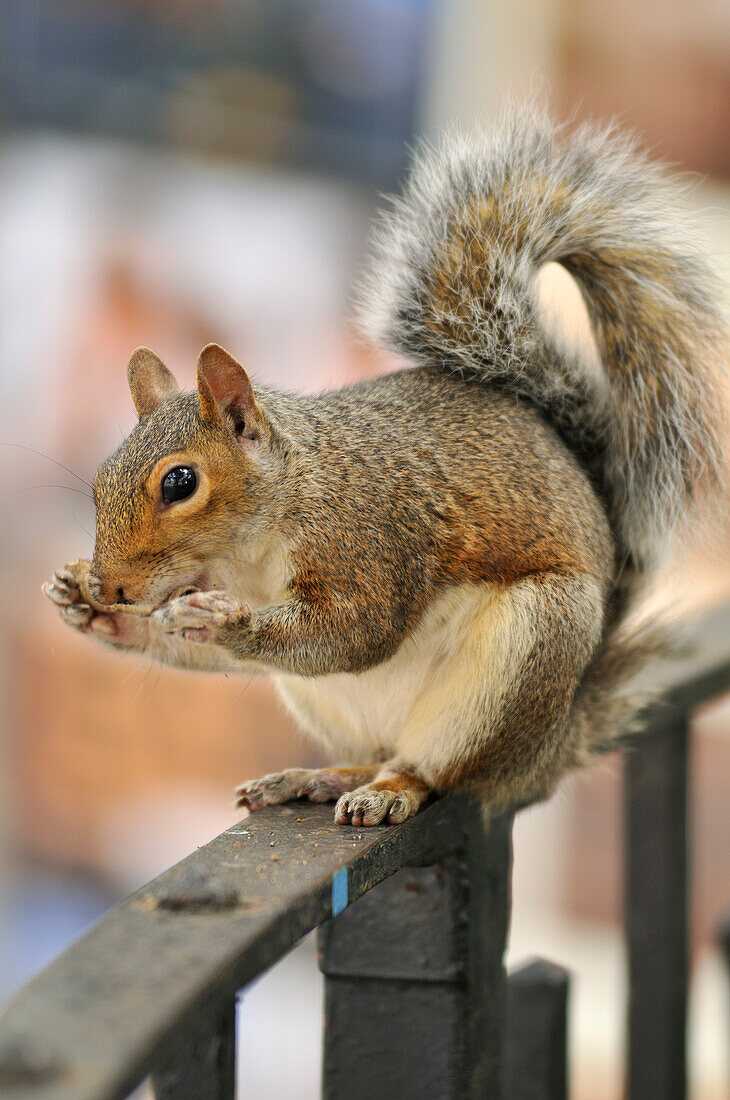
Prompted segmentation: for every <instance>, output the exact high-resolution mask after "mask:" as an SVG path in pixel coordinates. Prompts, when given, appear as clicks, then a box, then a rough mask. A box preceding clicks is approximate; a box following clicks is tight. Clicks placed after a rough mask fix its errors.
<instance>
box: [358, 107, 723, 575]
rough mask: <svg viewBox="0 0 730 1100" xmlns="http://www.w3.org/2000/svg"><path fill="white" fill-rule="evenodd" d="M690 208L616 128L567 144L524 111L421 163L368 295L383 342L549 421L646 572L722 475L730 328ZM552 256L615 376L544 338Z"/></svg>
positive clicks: (573, 137) (383, 235)
mask: <svg viewBox="0 0 730 1100" xmlns="http://www.w3.org/2000/svg"><path fill="white" fill-rule="evenodd" d="M681 198H682V188H681V187H678V185H677V184H676V183H675V182H672V181H671V180H670V179H669V178H668V177H667V175H666V173H665V171H664V170H663V169H662V168H661V167H659V166H657V165H655V164H652V163H650V162H649V161H648V160H647V159H646V157H645V156H643V155H642V154H640V153H638V152H637V151H636V148H635V145H634V142H633V141H632V140H631V139H629V138H626V137H622V136H620V135H617V134H616V133H615V132H614V130H613V129H612V128H610V127H609V128H599V127H593V126H582V127H580V128H579V129H577V130H576V131H574V132H573V133H572V134H567V133H566V132H565V131H564V130H562V129H556V128H555V127H554V126H552V125H551V123H550V122H549V120H548V118H547V117H546V116H545V115H544V114H543V113H541V112H539V111H535V110H532V109H530V110H523V111H521V112H514V111H512V112H510V113H509V114H508V115H507V116H505V118H504V120H503V121H502V123H501V124H500V125H499V126H498V127H497V128H495V130H494V131H492V132H489V133H477V134H471V135H469V136H454V135H451V136H447V137H446V138H445V139H444V140H443V141H442V143H441V144H440V145H439V146H438V148H436V149H426V150H424V151H423V152H422V153H421V154H420V156H419V157H418V158H417V160H416V163H415V166H414V168H413V172H412V175H411V178H410V181H409V183H408V185H407V188H406V191H405V194H404V195H403V197H402V198H401V199H399V200H396V202H395V205H394V208H393V210H392V212H391V213H390V214H388V215H387V216H386V217H385V219H384V222H383V224H382V225H381V227H380V231H379V233H378V236H377V239H376V243H375V256H374V262H373V265H372V267H371V269H370V272H369V275H368V276H367V277H366V281H365V284H364V287H363V290H362V294H361V307H360V320H361V326H362V328H363V329H364V331H365V333H366V334H367V335H368V337H370V338H371V339H373V340H374V341H375V342H376V343H378V344H381V345H384V346H386V347H390V348H392V349H393V350H396V351H398V352H400V353H402V354H405V355H406V356H407V357H408V358H409V359H410V360H411V361H416V362H421V363H423V362H428V363H434V362H437V363H441V364H443V366H444V367H445V368H446V369H449V370H454V371H459V372H461V373H464V374H469V375H479V376H482V377H483V378H485V379H487V380H489V381H493V382H495V383H497V384H499V385H500V386H501V387H502V388H504V389H507V390H509V391H512V392H515V393H518V394H521V395H524V396H525V397H527V398H529V399H530V400H532V401H533V402H535V403H536V404H538V405H540V406H541V407H542V408H543V409H545V411H546V412H547V413H548V415H549V416H550V417H551V418H552V419H553V420H554V422H555V423H556V426H557V427H558V429H559V430H560V431H561V433H562V434H563V437H564V438H565V439H566V441H567V442H568V444H569V445H570V446H571V447H572V448H573V449H574V450H575V451H576V452H577V453H578V454H579V455H581V456H582V458H583V460H584V461H585V462H586V463H587V465H588V466H589V468H590V469H591V471H592V473H593V476H594V478H595V480H596V482H597V484H598V486H599V488H600V490H601V492H602V494H603V496H604V499H605V501H606V506H607V509H608V513H609V517H610V520H611V522H612V525H613V529H614V532H615V534H616V538H617V542H618V549H619V554H620V555H621V557H622V558H623V559H625V560H626V561H629V562H631V564H632V565H633V567H634V569H636V570H637V571H638V572H639V573H643V572H645V571H646V570H647V569H648V568H649V567H651V566H653V565H654V564H655V562H656V561H657V559H658V557H659V556H660V554H661V551H662V549H663V546H664V545H665V543H666V541H667V537H668V536H669V535H670V534H671V533H672V531H673V530H674V528H675V527H676V524H677V521H678V520H679V519H681V518H682V516H683V515H684V514H685V513H686V512H687V509H688V506H689V504H690V503H691V501H692V500H693V499H695V498H696V497H698V496H699V495H700V491H701V489H702V488H703V486H704V487H707V486H713V485H715V484H716V482H717V480H718V479H719V477H720V470H721V456H720V441H719V424H720V417H721V415H722V413H721V410H722V401H721V398H720V396H719V382H718V378H719V371H718V364H719V362H720V361H721V358H722V355H723V348H724V344H725V333H724V323H723V320H722V317H721V310H720V308H719V307H718V304H717V302H718V298H717V293H716V288H715V284H714V280H713V278H712V277H711V275H710V273H709V271H708V270H707V268H706V267H705V265H704V263H703V262H702V260H701V258H700V256H699V255H698V253H697V252H696V250H695V245H694V242H693V239H692V235H691V232H690V233H689V234H688V231H687V226H688V215H687V212H686V210H684V209H682V204H681V201H680V200H681ZM551 261H557V262H558V263H560V264H562V265H563V266H564V267H565V268H566V269H567V270H568V271H569V272H570V273H571V274H572V275H573V276H574V277H575V279H576V280H577V282H578V284H579V285H580V287H581V289H582V292H583V295H584V298H585V301H586V303H587V306H588V310H589V313H590V316H591V320H592V324H593V328H594V331H595V335H596V340H597V345H598V349H599V353H600V357H601V362H602V365H603V371H604V375H605V377H604V379H602V380H601V379H596V378H595V377H591V375H590V372H588V371H587V370H586V369H585V366H584V364H582V363H581V361H580V360H579V359H577V358H576V359H575V360H574V361H569V360H568V359H566V357H565V356H564V355H562V354H561V353H560V352H558V351H557V350H556V349H555V348H554V347H552V346H551V345H550V344H549V342H548V341H547V340H546V336H545V334H544V332H543V330H542V328H541V326H540V322H539V320H538V315H537V310H536V306H535V301H534V280H535V275H536V273H537V271H538V269H539V268H540V267H541V266H542V265H544V264H546V263H548V262H551Z"/></svg>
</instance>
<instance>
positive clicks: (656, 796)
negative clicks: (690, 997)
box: [624, 707, 689, 1100]
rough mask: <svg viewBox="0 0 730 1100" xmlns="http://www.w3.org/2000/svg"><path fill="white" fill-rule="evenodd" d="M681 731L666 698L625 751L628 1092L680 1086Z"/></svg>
mask: <svg viewBox="0 0 730 1100" xmlns="http://www.w3.org/2000/svg"><path fill="white" fill-rule="evenodd" d="M687 733H688V717H687V715H685V714H684V713H681V712H679V711H674V710H671V709H670V708H668V707H666V708H664V709H663V710H659V711H657V716H656V719H655V720H654V721H653V723H652V724H651V726H650V732H648V733H646V734H644V735H642V736H641V737H640V738H639V739H637V741H636V747H635V748H634V749H633V750H631V751H629V752H628V753H627V754H626V757H625V771H624V776H625V781H624V783H625V785H624V920H625V928H626V937H627V950H628V969H629V1004H628V1057H627V1094H628V1097H629V1100H645V1098H646V1097H648V1096H661V1097H662V1100H685V1097H686V1095H687V1053H686V1025H687V986H688V970H689V967H688V926H689V902H688V896H689V894H688V890H689V887H688V846H687V830H688V737H687Z"/></svg>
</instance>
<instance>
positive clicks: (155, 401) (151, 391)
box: [127, 348, 180, 420]
mask: <svg viewBox="0 0 730 1100" xmlns="http://www.w3.org/2000/svg"><path fill="white" fill-rule="evenodd" d="M127 379H128V380H129V388H130V390H131V391H132V400H133V401H134V407H135V409H136V410H137V412H138V413H139V418H140V420H142V419H143V417H145V416H149V414H150V413H151V412H152V411H153V410H154V409H156V408H157V406H158V405H161V404H162V402H163V401H166V400H167V399H168V397H175V395H176V394H178V393H180V387H179V386H178V384H177V382H176V381H175V379H174V377H173V376H172V374H171V373H170V371H169V370H168V369H167V367H166V366H165V364H164V363H163V362H162V360H161V359H160V358H159V356H157V355H155V353H154V352H153V351H150V349H149V348H137V350H136V351H133V352H132V358H131V359H130V360H129V365H128V367H127Z"/></svg>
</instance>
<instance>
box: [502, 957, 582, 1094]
mask: <svg viewBox="0 0 730 1100" xmlns="http://www.w3.org/2000/svg"><path fill="white" fill-rule="evenodd" d="M569 984H570V975H569V973H568V971H567V970H565V969H564V968H563V967H562V966H556V965H555V963H550V962H545V961H544V960H543V959H535V960H534V961H532V962H528V963H525V964H524V966H521V967H519V968H518V969H517V970H515V971H513V973H511V974H510V975H509V978H508V979H507V1040H506V1044H505V1060H504V1062H505V1078H504V1081H505V1084H504V1100H565V1098H566V1097H567V1095H568V987H569Z"/></svg>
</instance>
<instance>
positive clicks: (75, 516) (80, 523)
mask: <svg viewBox="0 0 730 1100" xmlns="http://www.w3.org/2000/svg"><path fill="white" fill-rule="evenodd" d="M71 514H72V515H73V518H74V519H75V520H76V526H77V527H79V528H80V529H81V530H82V531H83V532H84V534H85V535H88V536H89V538H90V539H92V540H93V538H94V536H93V535H92V533H91V531H87V530H86V528H85V527H84V525H83V523H82V522H81V520H80V519H79V517H78V516H77V515H76V513H75V512H72V513H71Z"/></svg>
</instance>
